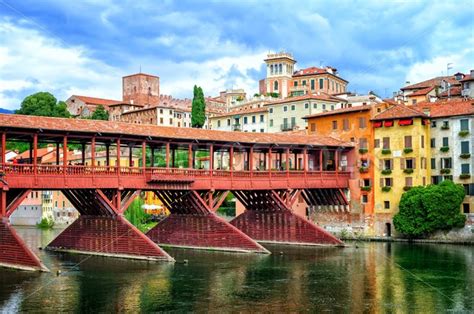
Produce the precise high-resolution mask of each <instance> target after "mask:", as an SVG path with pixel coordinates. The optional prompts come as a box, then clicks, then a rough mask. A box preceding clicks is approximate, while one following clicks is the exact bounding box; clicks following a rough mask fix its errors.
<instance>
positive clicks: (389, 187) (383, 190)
mask: <svg viewBox="0 0 474 314" xmlns="http://www.w3.org/2000/svg"><path fill="white" fill-rule="evenodd" d="M391 189H392V187H391V186H382V192H389V191H390V190H391Z"/></svg>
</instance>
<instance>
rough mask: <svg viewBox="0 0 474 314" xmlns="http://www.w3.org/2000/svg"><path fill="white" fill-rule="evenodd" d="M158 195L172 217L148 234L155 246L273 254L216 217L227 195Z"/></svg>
mask: <svg viewBox="0 0 474 314" xmlns="http://www.w3.org/2000/svg"><path fill="white" fill-rule="evenodd" d="M155 194H156V195H157V197H158V198H159V199H160V200H161V201H162V202H163V204H164V205H165V206H166V207H167V208H168V209H169V210H170V212H171V215H170V216H168V217H167V218H165V219H164V220H162V221H161V222H160V223H158V225H157V226H156V227H154V228H153V229H151V230H150V231H149V232H148V233H147V236H148V237H150V239H152V240H153V241H154V242H156V243H158V244H160V245H167V246H174V247H184V248H194V249H207V250H221V251H230V252H253V253H269V251H268V250H267V249H265V248H264V247H263V246H261V245H260V244H258V243H257V242H255V241H254V240H252V239H251V238H250V237H249V236H248V235H246V234H245V233H243V232H242V231H240V230H239V229H237V228H235V227H234V226H232V225H231V224H229V223H228V222H227V221H225V220H224V219H222V218H220V217H218V216H217V215H216V214H215V213H214V212H215V211H216V210H217V209H218V208H219V206H220V205H221V204H222V201H223V199H224V198H225V196H226V195H227V192H224V191H216V192H215V191H201V192H197V191H189V190H188V191H185V190H182V191H180V190H157V191H155Z"/></svg>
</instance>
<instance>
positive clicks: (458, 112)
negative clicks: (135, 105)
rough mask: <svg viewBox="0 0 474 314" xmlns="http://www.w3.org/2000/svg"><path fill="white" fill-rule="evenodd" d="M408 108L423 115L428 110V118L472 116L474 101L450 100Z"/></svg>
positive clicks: (421, 103) (424, 103) (422, 103)
mask: <svg viewBox="0 0 474 314" xmlns="http://www.w3.org/2000/svg"><path fill="white" fill-rule="evenodd" d="M409 107H411V108H412V109H414V110H417V111H419V112H423V113H424V112H427V111H428V109H429V116H430V117H432V118H441V117H451V116H464V115H473V114H474V100H472V99H470V100H464V99H461V98H454V99H453V98H452V99H446V100H440V101H437V102H420V103H418V104H416V105H413V106H409Z"/></svg>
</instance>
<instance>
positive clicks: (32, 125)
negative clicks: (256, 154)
mask: <svg viewBox="0 0 474 314" xmlns="http://www.w3.org/2000/svg"><path fill="white" fill-rule="evenodd" d="M0 128H7V129H10V130H11V129H26V130H38V131H40V132H42V133H46V132H48V131H49V132H53V131H56V132H60V133H64V134H65V133H68V134H70V136H74V134H97V133H100V134H101V135H102V136H106V135H107V134H111V135H127V136H128V137H133V138H148V137H151V138H154V139H176V140H184V141H200V142H217V143H243V144H265V145H314V146H332V147H335V146H344V147H352V146H353V145H352V144H350V143H347V142H343V141H341V140H338V139H335V138H332V137H322V136H317V135H288V134H274V133H247V132H228V131H217V130H206V129H194V128H176V127H165V126H158V125H146V124H132V123H124V122H114V121H99V120H86V119H84V120H83V119H67V118H52V117H38V116H25V115H17V114H14V115H9V114H0ZM124 139H125V137H124ZM133 140H136V139H133Z"/></svg>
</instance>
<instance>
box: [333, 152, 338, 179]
mask: <svg viewBox="0 0 474 314" xmlns="http://www.w3.org/2000/svg"><path fill="white" fill-rule="evenodd" d="M338 168H339V150H338V149H336V150H335V151H334V170H335V171H336V175H337V173H338V172H339V170H338Z"/></svg>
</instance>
